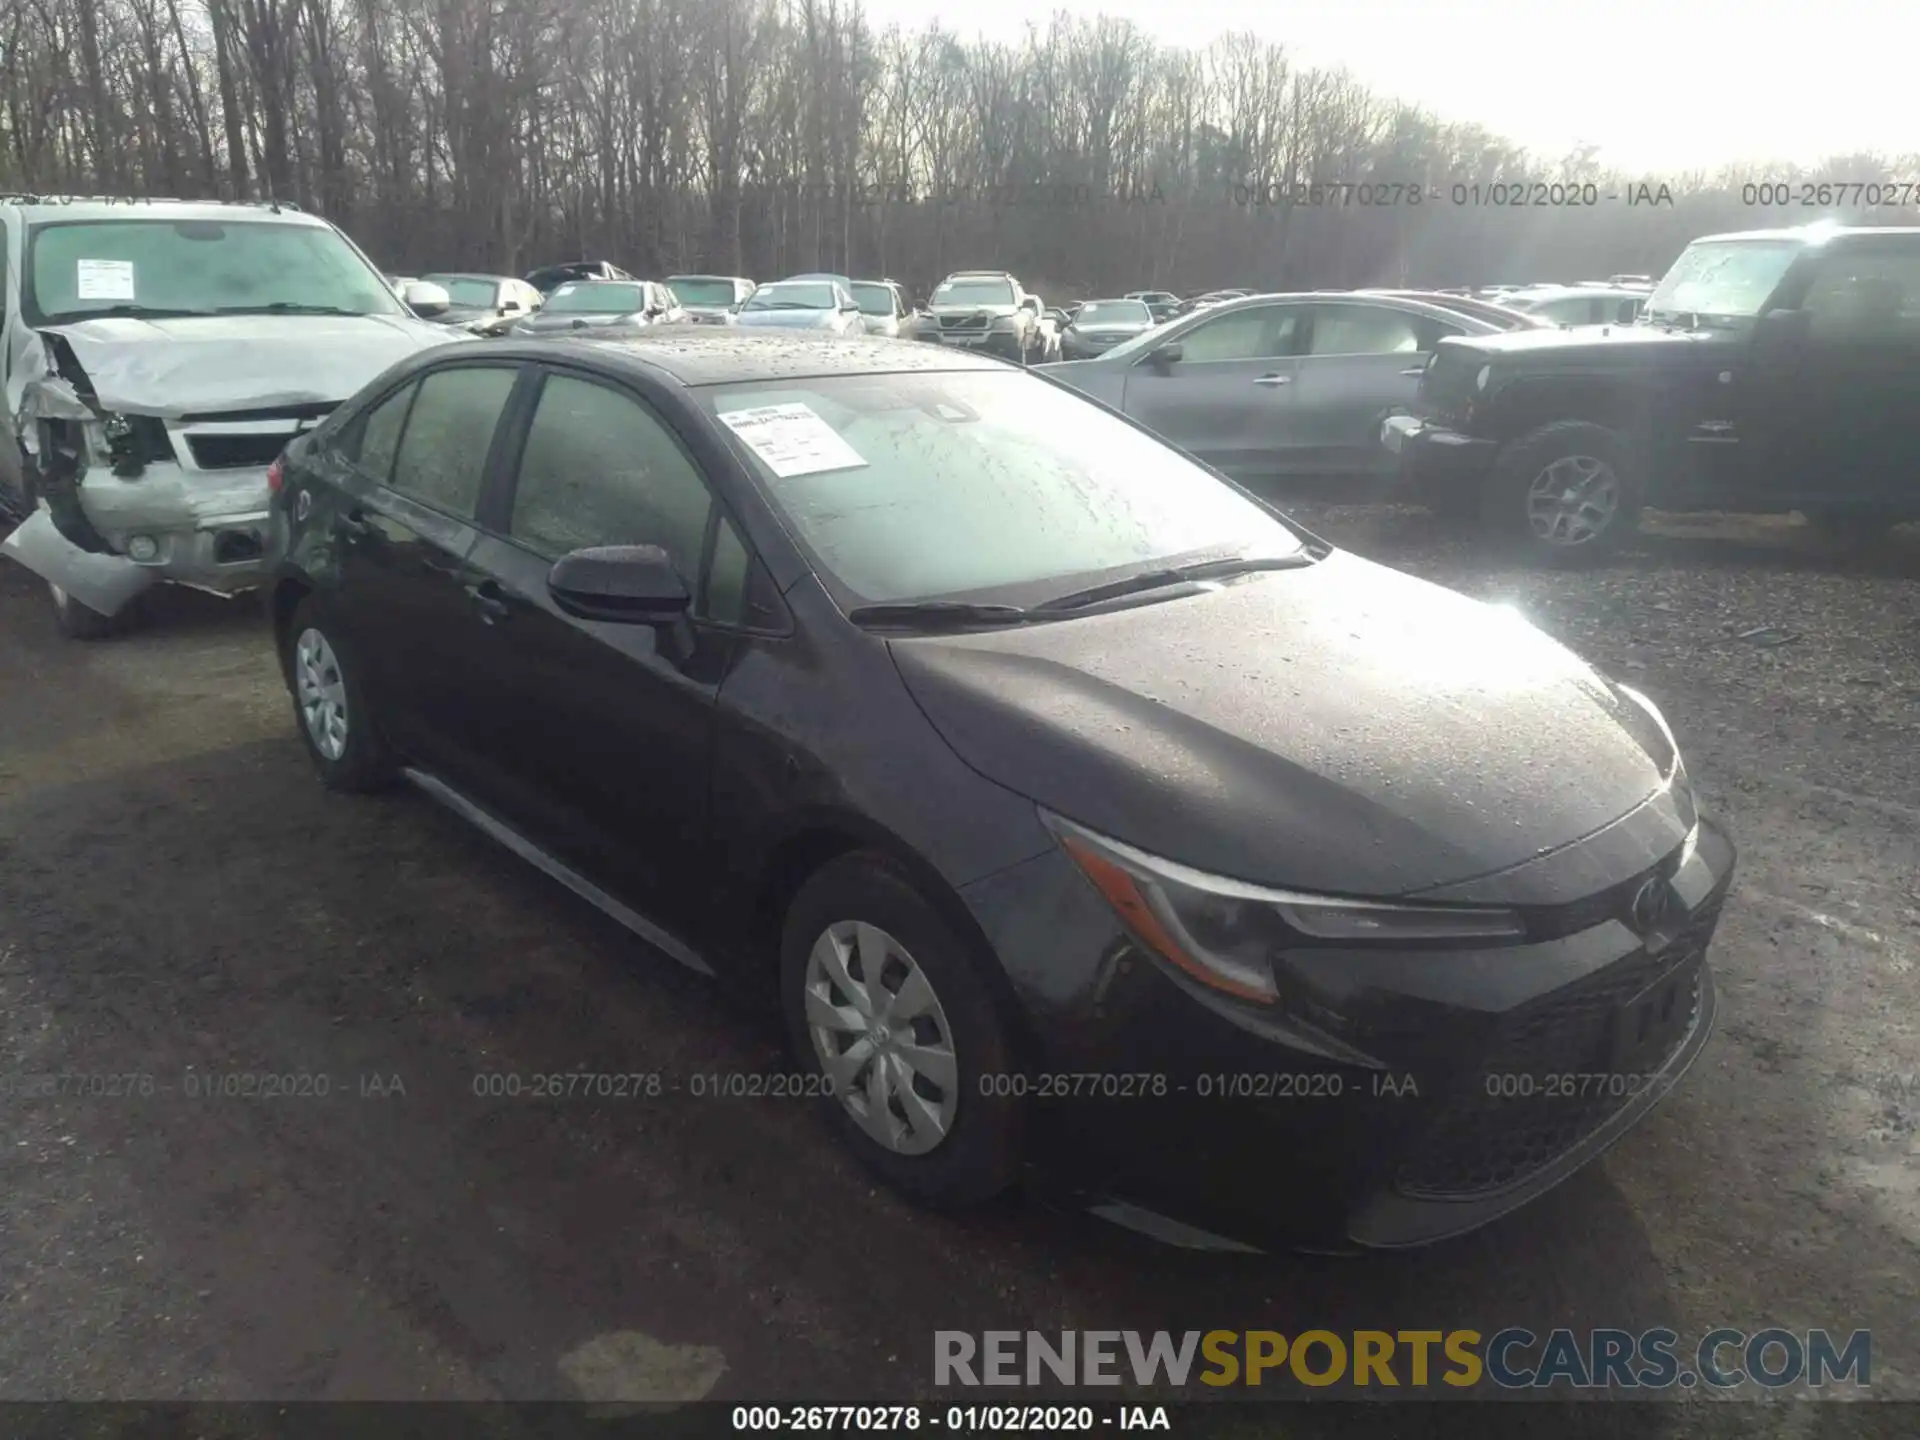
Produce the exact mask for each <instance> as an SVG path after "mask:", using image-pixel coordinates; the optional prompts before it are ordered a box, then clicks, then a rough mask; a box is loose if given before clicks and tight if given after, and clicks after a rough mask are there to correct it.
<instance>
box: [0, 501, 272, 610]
mask: <svg viewBox="0 0 1920 1440" xmlns="http://www.w3.org/2000/svg"><path fill="white" fill-rule="evenodd" d="M270 493H271V492H270V491H269V489H268V486H267V470H266V467H265V466H261V467H258V468H252V467H249V468H245V469H232V470H187V469H182V468H181V467H180V466H179V465H178V464H150V465H148V466H147V468H146V470H145V471H144V472H143V473H142V474H141V475H139V476H138V477H136V478H133V479H124V478H122V477H120V476H117V475H114V474H113V473H111V472H110V471H108V470H106V469H105V468H103V467H98V466H96V467H93V468H91V469H89V470H88V471H87V473H86V474H85V475H84V476H83V477H82V479H81V481H80V485H79V492H78V499H79V506H80V511H81V513H82V514H83V515H84V516H85V517H86V519H87V521H88V522H89V523H90V524H91V525H92V526H93V528H94V530H95V531H96V532H97V533H98V535H99V537H100V539H102V540H104V541H105V542H106V543H107V545H108V546H109V547H110V549H111V551H112V553H111V554H106V555H101V554H95V553H90V552H88V551H86V550H83V549H81V548H80V547H79V546H77V545H74V544H73V543H72V542H71V541H70V540H69V539H67V537H66V536H64V535H62V534H61V533H60V531H59V530H58V529H56V528H55V527H54V525H53V524H52V522H51V518H50V517H49V516H48V514H47V513H46V512H45V511H42V512H41V513H40V514H39V515H38V516H34V517H29V519H28V521H27V523H26V524H25V525H22V526H21V527H20V529H19V531H17V532H16V533H15V536H14V537H11V538H10V541H9V544H8V551H9V553H11V554H13V555H14V556H15V558H17V559H18V560H20V562H21V563H22V564H24V565H25V566H26V567H27V568H28V569H30V570H32V571H34V572H35V573H36V574H38V575H39V576H41V578H43V579H45V580H47V581H49V582H50V583H52V584H54V585H58V586H59V587H60V588H61V589H63V590H66V591H67V592H68V593H70V594H72V595H73V596H74V597H75V598H76V599H78V600H79V601H80V602H81V603H82V604H84V605H87V606H88V607H89V608H91V609H94V610H98V611H99V612H100V613H101V614H103V615H111V614H114V613H116V612H117V611H119V610H121V609H123V608H125V606H126V605H128V604H129V603H131V601H132V600H133V599H134V597H135V596H137V595H138V594H139V593H140V592H141V591H143V590H145V589H147V588H149V587H150V586H151V585H153V584H154V583H157V582H159V581H163V580H165V581H171V582H173V583H174V584H177V585H190V586H193V587H194V588H196V589H200V590H209V591H212V592H214V593H215V594H220V595H234V594H239V593H241V592H242V591H246V590H251V589H254V588H255V587H257V586H258V585H259V584H260V583H261V581H262V579H263V578H264V576H265V573H266V564H267V558H266V556H267V542H268V539H269V536H270V530H271V521H270V515H271V512H270V510H269V498H270ZM136 547H137V548H138V549H139V551H140V552H141V553H142V554H143V555H144V556H145V558H141V559H135V558H133V556H132V555H131V554H130V553H129V552H130V551H132V550H134V549H135V548H136Z"/></svg>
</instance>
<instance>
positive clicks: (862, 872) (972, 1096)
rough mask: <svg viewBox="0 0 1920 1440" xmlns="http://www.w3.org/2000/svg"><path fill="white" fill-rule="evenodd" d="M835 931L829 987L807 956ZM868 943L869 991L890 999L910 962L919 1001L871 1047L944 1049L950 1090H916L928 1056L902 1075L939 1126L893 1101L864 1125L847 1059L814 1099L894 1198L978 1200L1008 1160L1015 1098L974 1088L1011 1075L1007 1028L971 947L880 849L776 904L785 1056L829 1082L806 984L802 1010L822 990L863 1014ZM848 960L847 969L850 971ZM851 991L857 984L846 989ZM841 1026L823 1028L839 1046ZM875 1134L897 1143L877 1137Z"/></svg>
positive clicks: (1014, 1150) (865, 1067) (1012, 1167)
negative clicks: (837, 962)
mask: <svg viewBox="0 0 1920 1440" xmlns="http://www.w3.org/2000/svg"><path fill="white" fill-rule="evenodd" d="M856 926H857V927H864V928H861V929H856V928H855V927H856ZM848 932H851V933H848ZM876 935H877V936H878V937H879V938H880V939H882V940H885V941H886V942H888V943H887V944H886V945H885V947H884V949H882V947H880V946H877V945H874V944H872V943H871V940H872V938H873V937H874V936H876ZM836 940H838V941H840V942H842V943H848V944H850V945H851V947H852V948H851V954H850V955H848V957H847V959H846V960H845V961H844V962H843V963H844V972H843V973H844V975H845V977H847V978H845V979H843V980H842V981H841V982H839V983H833V982H832V981H831V980H830V977H831V975H832V973H833V972H832V971H831V970H830V969H829V968H828V967H827V966H826V965H824V964H822V965H816V963H815V960H814V952H815V949H816V946H818V947H820V948H821V949H822V951H823V953H831V952H832V951H833V950H835V949H838V948H839V947H838V946H837V945H835V944H834V943H833V942H834V941H836ZM876 950H881V951H882V953H883V954H884V960H883V962H882V966H883V968H882V974H881V988H882V989H885V990H887V991H888V992H889V996H890V998H891V1003H893V1004H896V1005H897V1004H899V1003H901V1002H900V1001H899V998H898V997H899V994H900V992H901V988H902V987H903V986H904V985H905V984H906V982H907V980H908V979H909V978H911V973H910V968H909V967H911V968H912V969H917V970H918V971H919V973H920V978H921V979H923V980H924V981H925V982H926V986H927V988H928V990H929V991H930V993H931V996H932V1004H931V1006H930V1007H923V1009H922V1011H921V1013H920V1015H919V1017H918V1018H916V1019H914V1020H913V1021H912V1022H911V1024H912V1028H911V1030H908V1031H903V1030H902V1029H901V1027H900V1025H899V1023H898V1021H897V1020H896V1022H895V1024H894V1025H893V1026H892V1027H890V1029H891V1032H892V1033H889V1031H888V1030H886V1029H883V1030H881V1031H880V1032H879V1033H880V1036H881V1043H882V1044H883V1045H886V1046H889V1047H891V1046H896V1045H900V1044H901V1043H902V1039H903V1037H904V1040H905V1043H906V1044H907V1045H908V1046H911V1047H913V1048H915V1049H916V1050H918V1051H919V1053H921V1054H923V1055H925V1054H926V1053H928V1052H930V1051H931V1052H938V1051H939V1050H940V1049H941V1048H942V1046H943V1045H944V1047H945V1049H946V1050H947V1052H948V1053H949V1054H950V1056H951V1060H952V1072H953V1073H952V1075H951V1080H952V1085H951V1089H949V1088H948V1087H947V1085H946V1084H945V1080H946V1079H947V1078H948V1077H946V1076H942V1079H941V1083H940V1084H938V1085H937V1086H930V1085H929V1082H928V1081H927V1080H926V1073H927V1071H930V1070H933V1069H935V1068H937V1067H934V1066H931V1065H926V1066H924V1068H923V1069H922V1070H921V1072H920V1074H919V1076H918V1077H916V1076H914V1075H913V1074H912V1073H909V1075H908V1077H907V1083H908V1085H909V1086H910V1087H911V1088H912V1089H913V1090H914V1093H915V1094H916V1095H917V1096H918V1098H919V1100H920V1102H921V1103H920V1105H919V1106H917V1107H916V1109H917V1110H918V1111H919V1112H920V1113H921V1114H922V1115H927V1114H936V1113H938V1114H943V1115H944V1116H945V1117H946V1121H945V1126H944V1133H941V1128H940V1126H939V1125H938V1124H924V1123H923V1124H922V1125H920V1126H919V1127H917V1128H912V1127H906V1126H904V1125H903V1124H902V1123H901V1119H900V1115H901V1114H903V1113H904V1107H901V1109H900V1111H899V1112H898V1113H896V1111H895V1106H896V1104H897V1103H898V1102H897V1101H895V1100H894V1099H892V1098H891V1097H890V1098H889V1099H888V1101H887V1104H886V1106H885V1108H884V1110H883V1111H882V1112H881V1114H882V1115H883V1116H884V1118H883V1119H876V1120H874V1121H873V1122H872V1128H871V1129H870V1128H869V1124H868V1123H867V1122H864V1121H863V1120H862V1119H860V1118H859V1117H858V1115H857V1114H856V1112H855V1109H854V1106H855V1105H858V1106H859V1107H861V1108H862V1109H863V1110H865V1111H866V1113H868V1114H869V1115H871V1114H873V1113H874V1112H873V1110H872V1107H871V1106H870V1105H869V1103H868V1100H867V1096H868V1093H869V1092H868V1091H867V1090H866V1088H865V1084H866V1082H867V1081H869V1080H870V1078H871V1077H872V1075H873V1073H874V1070H875V1068H876V1067H875V1066H874V1065H873V1064H872V1063H871V1062H868V1063H866V1064H858V1063H856V1065H855V1067H854V1068H853V1069H852V1070H851V1071H850V1072H848V1073H851V1074H852V1075H853V1078H854V1084H853V1087H852V1089H851V1092H850V1093H851V1098H848V1096H847V1095H843V1094H841V1093H832V1094H827V1095H825V1096H824V1097H823V1099H822V1104H823V1106H824V1107H825V1109H826V1111H827V1113H828V1115H829V1117H830V1121H831V1123H832V1125H833V1127H834V1129H835V1130H836V1131H837V1132H838V1133H839V1135H840V1137H841V1139H842V1140H843V1141H844V1142H845V1143H846V1145H847V1146H848V1148H849V1149H851V1150H852V1151H853V1152H854V1154H855V1156H857V1157H858V1159H859V1160H860V1162H861V1163H862V1164H863V1165H865V1166H866V1167H867V1169H869V1170H870V1171H872V1172H873V1173H874V1174H875V1175H877V1176H879V1177H880V1178H881V1179H882V1180H884V1181H886V1182H887V1184H889V1185H890V1186H892V1187H893V1188H894V1189H895V1190H897V1191H899V1192H900V1193H901V1194H902V1195H904V1196H905V1197H906V1198H907V1199H909V1200H911V1201H913V1202H914V1203H915V1204H917V1205H921V1206H923V1207H925V1208H927V1209H932V1210H962V1209H968V1208H971V1207H973V1206H977V1205H982V1204H984V1203H986V1202H987V1201H989V1200H992V1199H993V1198H995V1197H996V1196H998V1195H1000V1194H1002V1193H1003V1192H1004V1191H1006V1190H1007V1189H1008V1187H1010V1186H1011V1185H1012V1184H1013V1181H1014V1178H1015V1176H1016V1174H1017V1173H1018V1169H1019V1153H1020V1146H1019V1137H1020V1131H1021V1125H1020V1120H1021V1115H1020V1109H1021V1102H1020V1101H1019V1100H1018V1099H1016V1098H1014V1097H1012V1096H997V1095H986V1094H983V1093H982V1090H983V1089H984V1088H985V1086H984V1084H983V1081H984V1080H985V1079H986V1078H987V1077H991V1076H1001V1075H1009V1076H1010V1075H1013V1074H1014V1073H1016V1067H1015V1064H1014V1060H1013V1046H1012V1043H1011V1041H1010V1039H1009V1033H1008V1028H1007V1025H1006V1022H1005V1020H1004V1019H1003V1018H1002V1016H1001V1013H1000V1010H999V1007H998V1005H997V1003H996V1001H995V999H994V995H993V992H992V991H991V989H990V988H989V987H988V984H987V981H986V979H985V977H984V976H983V975H982V974H981V972H980V969H979V964H980V961H979V960H977V959H976V957H975V956H974V954H973V953H971V949H970V947H969V946H968V945H967V944H966V942H965V941H963V940H962V939H961V938H960V936H959V935H957V934H956V933H955V932H954V930H953V927H952V926H950V925H949V924H948V923H947V922H946V920H945V919H943V918H942V916H941V915H940V913H939V911H938V910H937V909H936V908H935V907H934V906H933V905H932V904H931V903H930V902H929V901H928V900H927V899H926V897H925V896H924V895H923V894H922V893H921V892H920V890H919V889H918V888H917V887H916V886H915V885H914V883H913V881H912V880H911V879H909V878H908V876H907V875H906V874H905V873H904V872H903V871H902V870H901V868H900V867H899V866H897V865H895V864H894V863H893V862H892V861H890V860H888V859H887V858H886V857H885V856H882V855H877V854H873V853H868V852H862V853H856V854H853V855H846V856H842V857H840V858H839V859H836V860H832V861H829V862H828V863H827V864H826V865H824V866H822V867H821V868H820V869H819V870H818V871H816V872H815V873H814V874H813V876H812V877H811V878H810V879H808V881H807V882H806V884H805V885H803V886H802V887H801V889H800V891H799V893H798V894H797V895H796V896H795V897H794V900H793V903H792V904H791V905H790V906H789V907H788V909H787V917H786V922H785V925H784V926H783V929H782V934H781V942H780V992H781V1008H782V1010H783V1012H784V1013H785V1016H786V1023H787V1034H788V1039H789V1042H790V1043H791V1045H792V1047H793V1052H794V1056H795V1059H796V1060H797V1061H798V1062H799V1065H800V1067H801V1069H802V1071H803V1072H804V1073H806V1074H807V1075H809V1076H818V1077H829V1072H828V1071H827V1069H826V1066H825V1063H824V1060H823V1055H822V1047H821V1045H820V1044H817V1043H816V1040H815V1035H814V1029H813V1026H812V1025H811V1023H810V1020H809V993H810V990H811V991H813V992H815V1000H814V1003H815V1007H816V1008H815V1011H814V1013H815V1014H818V1013H819V1011H818V1005H819V1002H820V1000H821V999H825V1000H826V1001H827V1002H828V1004H829V1006H830V1008H832V1009H837V1010H838V1011H840V1012H841V1013H842V1014H843V1015H844V1016H846V1017H847V1019H848V1021H849V1023H850V1024H855V1023H865V1018H864V1017H865V1016H866V1015H867V1014H869V1013H870V1011H868V1010H867V1009H865V1008H864V1007H865V1006H866V1003H867V1002H866V1001H865V999H864V990H863V986H862V982H863V981H864V980H865V978H866V975H867V966H866V965H865V964H863V963H861V962H863V961H866V960H867V959H868V957H869V954H870V953H871V952H874V951H876ZM855 968H859V969H860V971H861V973H860V975H858V976H854V975H852V971H853V970H854V969H855ZM916 988H918V987H916ZM857 990H858V991H860V992H861V993H860V994H856V993H855V992H856V991H857ZM844 1033H847V1032H845V1031H839V1032H830V1039H829V1042H828V1043H832V1044H841V1042H840V1040H839V1039H838V1038H837V1036H838V1035H839V1034H844ZM872 1034H873V1032H872V1031H869V1032H868V1034H866V1035H861V1034H860V1033H859V1032H858V1031H857V1030H855V1031H853V1032H852V1035H853V1038H852V1042H851V1044H846V1045H843V1046H842V1048H843V1049H847V1050H852V1049H856V1048H859V1047H860V1046H863V1045H864V1046H868V1047H869V1048H870V1047H871V1046H872V1044H873V1040H872ZM889 1073H890V1074H891V1075H893V1076H894V1077H895V1078H896V1083H897V1081H898V1077H899V1075H900V1073H901V1072H900V1070H899V1069H898V1068H897V1067H890V1070H889ZM949 1098H950V1101H951V1103H950V1104H948V1103H947V1100H948V1099H949ZM875 1131H879V1132H883V1133H892V1134H895V1135H896V1136H898V1137H900V1138H898V1139H896V1141H895V1142H894V1143H891V1144H889V1143H883V1141H882V1140H881V1139H879V1138H876V1134H875ZM929 1142H931V1143H929Z"/></svg>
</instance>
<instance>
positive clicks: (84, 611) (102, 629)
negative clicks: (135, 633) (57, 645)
mask: <svg viewBox="0 0 1920 1440" xmlns="http://www.w3.org/2000/svg"><path fill="white" fill-rule="evenodd" d="M47 599H48V600H50V601H51V602H52V604H53V623H54V624H55V625H57V626H58V627H59V629H60V633H61V634H62V635H64V636H66V637H67V638H68V639H69V640H106V639H109V638H111V637H112V636H115V635H118V634H121V633H122V632H123V631H125V630H126V629H127V628H128V627H129V626H130V625H131V624H132V618H133V617H132V611H133V608H134V607H133V606H131V605H129V606H128V607H127V608H126V609H125V610H121V611H118V612H116V613H115V614H112V615H102V614H101V613H100V612H99V611H98V610H95V609H92V608H91V607H89V606H86V605H82V604H81V603H80V602H79V601H78V600H76V599H74V598H73V596H71V595H70V594H68V593H67V592H66V591H65V590H62V589H61V588H60V587H59V586H58V585H56V584H54V583H53V582H52V581H51V580H49V581H48V582H47Z"/></svg>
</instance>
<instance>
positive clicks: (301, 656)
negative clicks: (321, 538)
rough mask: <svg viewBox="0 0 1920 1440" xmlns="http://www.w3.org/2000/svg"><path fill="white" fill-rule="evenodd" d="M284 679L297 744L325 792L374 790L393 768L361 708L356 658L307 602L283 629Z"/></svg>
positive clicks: (362, 690)
mask: <svg viewBox="0 0 1920 1440" xmlns="http://www.w3.org/2000/svg"><path fill="white" fill-rule="evenodd" d="M285 633H286V640H285V644H286V673H287V677H288V683H289V685H290V687H291V689H292V691H293V715H294V720H295V721H296V722H297V723H298V725H299V727H300V739H301V741H302V742H303V743H304V744H305V745H306V747H307V754H308V755H309V756H311V757H312V759H313V764H314V768H315V769H316V770H318V771H319V772H320V781H321V783H322V784H323V785H325V786H326V787H327V788H328V789H329V790H345V791H367V790H379V789H382V788H384V787H385V786H387V785H390V784H392V783H393V781H394V780H395V778H396V777H397V776H398V774H399V767H398V765H397V764H396V763H395V761H394V757H393V753H392V752H391V751H390V750H389V749H388V748H387V744H386V741H385V740H384V739H383V738H382V736H381V734H380V727H379V726H378V725H377V724H376V723H375V721H374V718H373V712H372V708H371V707H370V706H369V705H368V703H367V692H366V686H365V684H364V682H363V677H362V675H361V671H360V667H359V664H358V657H357V656H356V654H355V652H354V649H353V647H352V646H351V645H350V644H348V643H347V642H346V641H345V640H344V639H343V637H342V636H341V634H340V631H339V629H338V627H337V626H336V625H335V624H334V623H333V622H332V621H331V620H330V619H328V618H327V617H326V616H325V615H324V614H323V613H322V612H321V608H320V606H319V605H318V604H316V603H315V601H314V599H313V597H311V596H309V597H308V598H306V599H304V600H302V601H301V602H300V603H299V604H298V605H297V606H295V607H294V611H293V618H292V619H291V620H290V621H289V622H288V624H287V628H286V632H285Z"/></svg>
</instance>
